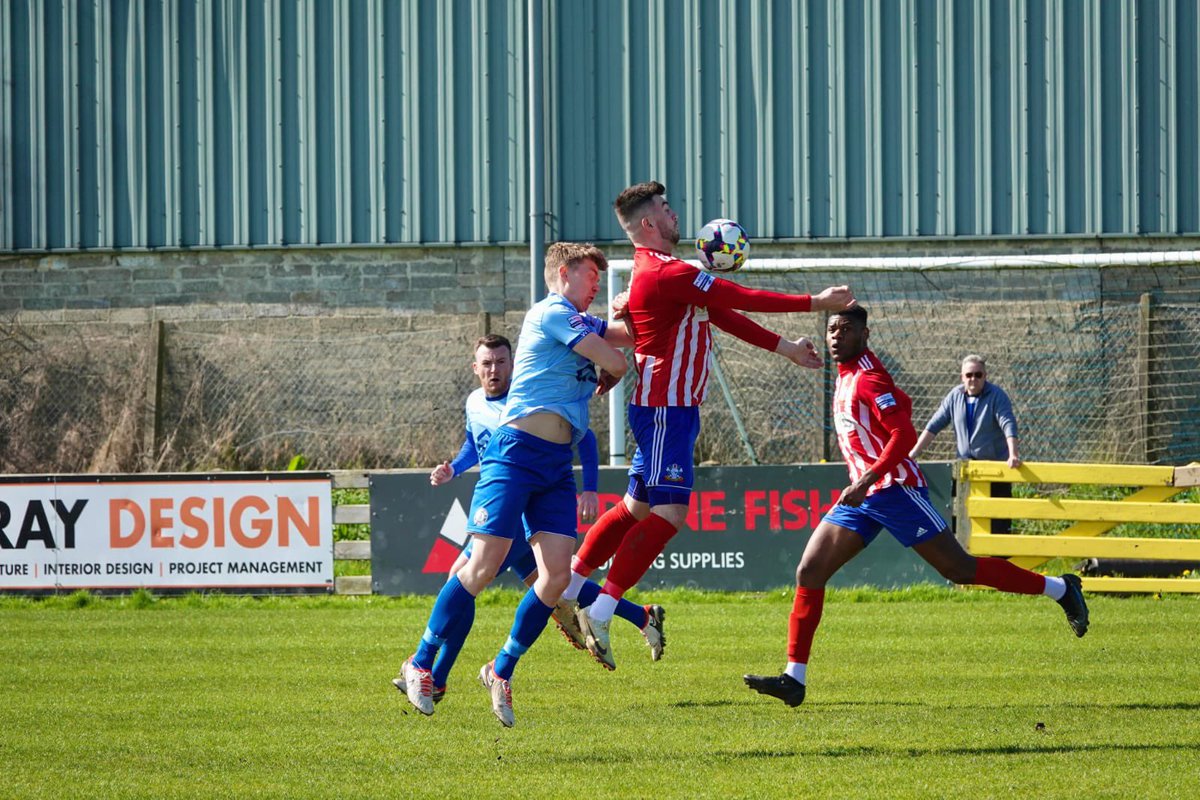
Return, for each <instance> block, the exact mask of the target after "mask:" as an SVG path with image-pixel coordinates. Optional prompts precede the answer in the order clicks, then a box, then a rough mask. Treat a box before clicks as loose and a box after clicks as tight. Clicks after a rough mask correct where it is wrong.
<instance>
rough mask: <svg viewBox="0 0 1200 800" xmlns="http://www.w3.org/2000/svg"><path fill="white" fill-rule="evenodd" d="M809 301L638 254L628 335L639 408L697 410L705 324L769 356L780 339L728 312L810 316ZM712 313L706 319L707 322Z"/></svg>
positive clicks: (704, 378) (708, 336)
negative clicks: (685, 407) (795, 312)
mask: <svg viewBox="0 0 1200 800" xmlns="http://www.w3.org/2000/svg"><path fill="white" fill-rule="evenodd" d="M811 307H812V298H811V297H809V296H808V295H806V294H798V295H791V294H780V293H778V292H768V291H763V290H759V289H749V288H747V287H744V286H739V285H738V284H736V283H733V282H732V281H727V280H722V279H721V278H717V277H715V276H713V275H711V274H709V273H707V272H701V271H700V270H698V269H696V268H695V267H693V266H692V265H691V264H688V263H687V262H685V261H680V260H679V259H677V258H675V257H674V256H672V255H670V254H669V253H662V252H659V251H658V250H650V249H648V248H645V247H639V248H637V249H636V250H635V251H634V255H633V278H632V279H631V281H630V284H629V306H628V309H629V317H628V318H629V322H630V325H631V327H632V329H633V338H634V362H635V365H636V368H637V386H636V387H635V388H634V391H633V396H632V397H631V398H630V401H629V402H630V403H632V404H633V405H636V406H653V407H661V406H698V405H700V404H701V403H703V402H704V396H705V394H706V392H707V388H708V373H709V359H710V358H711V355H712V332H711V331H710V330H709V324H710V322H711V323H713V324H716V325H717V326H718V327H720V328H722V329H723V330H725V331H728V332H729V333H732V334H733V335H734V336H737V337H738V338H740V339H743V340H745V341H747V342H750V343H751V344H754V345H757V346H759V347H763V348H766V349H774V347H775V346H776V345H778V344H779V335H778V334H774V333H771V332H770V331H768V330H766V329H765V328H763V327H762V326H760V325H758V324H757V323H755V322H754V321H753V320H750V319H749V318H747V317H745V316H742V315H741V314H737V313H736V312H734V311H732V310H731V309H743V310H746V311H808V310H810V309H811ZM710 310H711V312H712V313H711V316H710Z"/></svg>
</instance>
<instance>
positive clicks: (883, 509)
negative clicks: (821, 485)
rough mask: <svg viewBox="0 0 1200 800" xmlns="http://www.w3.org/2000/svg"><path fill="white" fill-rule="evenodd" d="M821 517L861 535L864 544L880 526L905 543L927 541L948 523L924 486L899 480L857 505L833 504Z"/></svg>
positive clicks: (867, 542)
mask: <svg viewBox="0 0 1200 800" xmlns="http://www.w3.org/2000/svg"><path fill="white" fill-rule="evenodd" d="M821 521H822V522H830V523H833V524H834V525H840V526H842V527H843V528H849V529H850V530H852V531H854V532H855V533H857V534H858V535H859V536H861V537H862V538H863V542H864V544H870V543H871V542H873V541H874V540H875V537H876V536H878V535H879V530H880V528H887V529H888V532H889V533H890V534H892V536H894V537H895V539H896V541H898V542H900V544H902V545H904V546H905V547H912V546H913V545H916V544H920V543H921V542H925V541H928V540H929V539H932V538H933V537H934V536H937V535H938V534H939V533H941V532H942V531H944V530H946V528H947V527H948V526H947V525H946V520H944V519H942V515H941V514H939V513H938V512H937V509H936V508H934V507H933V503H931V502H929V490H928V489H927V488H925V487H924V486H922V487H921V488H919V489H914V488H913V487H911V486H902V485H900V484H896V485H893V486H889V487H887V488H886V489H880V490H879V491H878V492H876V493H875V494H872V495H869V496H868V497H867V499H866V500H864V501H863V504H862V505H861V506H859V507H858V508H855V507H853V506H843V505H836V506H834V507H833V508H832V509H831V510H830V511H829V513H828V514H826V515H825V518H824V519H822V520H821Z"/></svg>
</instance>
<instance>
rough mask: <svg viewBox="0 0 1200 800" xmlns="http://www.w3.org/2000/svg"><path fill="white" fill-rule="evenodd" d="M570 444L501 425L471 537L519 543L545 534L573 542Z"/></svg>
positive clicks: (485, 463)
mask: <svg viewBox="0 0 1200 800" xmlns="http://www.w3.org/2000/svg"><path fill="white" fill-rule="evenodd" d="M571 459H572V452H571V445H569V444H555V443H554V442H548V441H546V440H545V439H540V438H538V437H537V436H534V435H533V434H529V433H525V432H524V431H519V430H516V429H515V428H509V427H506V426H501V427H499V428H497V429H496V432H495V433H494V434H492V440H491V441H490V442H488V446H487V448H486V449H485V450H484V451H483V458H482V459H481V460H480V463H479V482H478V483H476V484H475V494H473V495H472V496H471V512H470V514H468V516H467V533H482V534H486V535H488V536H499V537H501V538H504V539H516V538H517V536H518V531H521V530H522V524H521V523H522V516H524V523H525V524H524V526H523V527H524V531H525V538H526V539H528V538H529V537H530V536H532V535H533V534H535V533H538V532H540V531H545V532H547V533H556V534H560V535H562V536H570V537H571V538H572V539H573V538H575V525H576V517H575V474H574V473H573V472H572V471H571Z"/></svg>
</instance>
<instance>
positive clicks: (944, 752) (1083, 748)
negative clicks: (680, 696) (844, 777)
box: [713, 742, 1197, 760]
mask: <svg viewBox="0 0 1200 800" xmlns="http://www.w3.org/2000/svg"><path fill="white" fill-rule="evenodd" d="M1196 746H1197V745H1196V743H1195V742H1179V743H1174V744H1078V745H1070V744H1063V745H1056V744H1045V745H1016V744H1014V745H1002V746H996V747H928V748H922V747H894V748H888V747H830V748H825V749H821V750H761V749H755V750H737V751H731V750H718V751H716V752H715V753H713V756H714V757H715V758H720V759H726V760H757V759H772V758H795V757H798V756H805V757H809V758H811V757H813V756H818V757H824V758H920V757H923V756H1025V755H1041V754H1048V753H1103V752H1116V753H1120V752H1147V751H1173V750H1186V751H1189V752H1191V751H1193V750H1195V748H1196Z"/></svg>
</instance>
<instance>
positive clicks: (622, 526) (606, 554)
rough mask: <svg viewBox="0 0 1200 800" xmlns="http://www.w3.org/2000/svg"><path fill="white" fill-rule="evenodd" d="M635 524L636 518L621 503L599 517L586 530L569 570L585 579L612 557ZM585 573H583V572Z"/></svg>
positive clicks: (622, 502) (623, 503)
mask: <svg viewBox="0 0 1200 800" xmlns="http://www.w3.org/2000/svg"><path fill="white" fill-rule="evenodd" d="M635 524H637V517H635V516H634V515H633V514H631V513H629V509H628V508H627V507H626V506H625V502H624V501H621V502H620V503H617V504H616V505H615V506H613V507H612V508H610V509H609V510H608V511H605V512H604V513H603V514H601V515H600V519H598V520H596V522H595V523H594V524H593V525H592V527H590V528H588V532H587V536H586V537H585V538H584V540H583V544H582V545H581V546H580V548H579V552H578V553H576V554H575V558H574V559H573V560H572V562H571V569H573V570H574V571H575V572H578V573H579V574H580V575H582V576H584V577H585V578H586V577H587V576H588V575H591V574H592V572H593V571H595V570H597V569H599V568H600V567H601V566H603V565H604V562H605V561H608V560H609V559H610V558H612V557H613V554H614V553H616V552H617V548H618V547H620V546H621V540H622V539H624V538H625V534H626V532H627V531H628V530H629V529H630V528H632V527H633V526H634V525H635ZM585 569H586V570H587V572H584V570H585Z"/></svg>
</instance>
